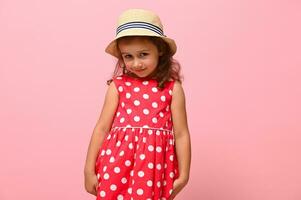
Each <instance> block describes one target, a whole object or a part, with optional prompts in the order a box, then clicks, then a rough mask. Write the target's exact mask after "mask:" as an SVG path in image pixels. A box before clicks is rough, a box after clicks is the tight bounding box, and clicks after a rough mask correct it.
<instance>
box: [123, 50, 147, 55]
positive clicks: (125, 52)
mask: <svg viewBox="0 0 301 200" xmlns="http://www.w3.org/2000/svg"><path fill="white" fill-rule="evenodd" d="M146 51H150V50H148V49H142V50H139V51H136V53H141V52H146ZM121 54H122V55H123V54H130V53H128V52H121Z"/></svg>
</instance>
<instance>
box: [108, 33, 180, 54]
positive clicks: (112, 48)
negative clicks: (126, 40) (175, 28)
mask: <svg viewBox="0 0 301 200" xmlns="http://www.w3.org/2000/svg"><path fill="white" fill-rule="evenodd" d="M131 31H133V32H132V33H131ZM126 36H149V37H160V38H162V39H163V40H164V41H165V42H166V43H167V44H168V45H169V47H170V49H171V53H172V55H174V54H175V53H176V51H177V45H176V43H175V41H174V40H173V39H171V38H168V37H165V36H162V35H159V34H158V35H157V34H154V33H153V32H151V33H147V32H146V31H145V30H143V31H141V32H139V29H136V30H129V31H124V32H123V33H121V34H119V35H118V37H116V38H115V39H114V40H113V41H111V42H110V43H109V45H108V46H107V47H106V49H105V52H106V53H108V54H111V55H112V56H115V57H116V58H120V53H119V50H118V47H117V39H118V38H122V37H126Z"/></svg>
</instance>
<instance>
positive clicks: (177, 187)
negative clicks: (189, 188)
mask: <svg viewBox="0 0 301 200" xmlns="http://www.w3.org/2000/svg"><path fill="white" fill-rule="evenodd" d="M187 182H188V181H187V180H185V179H182V178H178V179H176V180H175V181H174V182H173V190H172V193H171V195H170V198H169V200H173V199H174V198H175V196H176V195H177V194H178V193H179V192H180V191H181V190H182V189H183V188H184V186H185V185H186V184H187Z"/></svg>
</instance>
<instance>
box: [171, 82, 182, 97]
mask: <svg viewBox="0 0 301 200" xmlns="http://www.w3.org/2000/svg"><path fill="white" fill-rule="evenodd" d="M172 93H173V95H179V94H184V89H183V87H182V83H181V82H180V81H174V84H173V90H172Z"/></svg>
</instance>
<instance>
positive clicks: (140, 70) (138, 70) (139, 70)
mask: <svg viewBox="0 0 301 200" xmlns="http://www.w3.org/2000/svg"><path fill="white" fill-rule="evenodd" d="M144 70H145V69H136V70H135V71H136V72H142V71H144Z"/></svg>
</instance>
